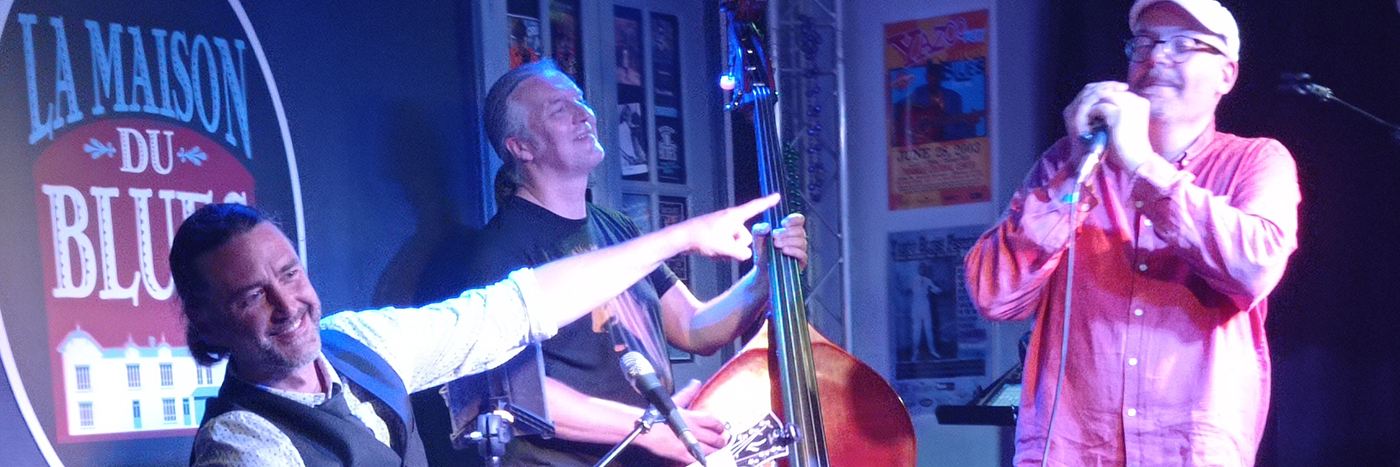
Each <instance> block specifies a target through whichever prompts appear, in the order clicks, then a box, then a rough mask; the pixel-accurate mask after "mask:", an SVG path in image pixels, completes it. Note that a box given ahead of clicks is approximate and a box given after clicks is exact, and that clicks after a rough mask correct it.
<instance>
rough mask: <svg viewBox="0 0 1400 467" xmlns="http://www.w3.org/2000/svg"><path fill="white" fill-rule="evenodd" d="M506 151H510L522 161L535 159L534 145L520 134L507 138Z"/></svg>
mask: <svg viewBox="0 0 1400 467" xmlns="http://www.w3.org/2000/svg"><path fill="white" fill-rule="evenodd" d="M506 151H509V152H510V153H511V155H512V156H513V157H515V159H516V160H519V161H520V162H528V161H531V160H534V159H535V152H534V145H533V144H530V141H529V140H526V139H525V138H521V137H519V136H511V137H509V138H506ZM502 155H504V154H502Z"/></svg>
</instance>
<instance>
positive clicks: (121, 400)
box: [57, 326, 226, 436]
mask: <svg viewBox="0 0 1400 467" xmlns="http://www.w3.org/2000/svg"><path fill="white" fill-rule="evenodd" d="M147 344H148V345H146V346H144V347H143V346H139V345H137V344H136V343H135V342H134V341H133V340H132V338H131V337H130V336H128V337H127V341H126V343H125V344H122V345H120V346H117V347H103V346H102V344H101V343H99V342H97V339H94V338H93V337H92V334H89V333H88V332H87V331H84V330H83V329H82V327H81V326H78V327H75V328H74V329H73V330H72V331H69V332H68V335H67V336H64V338H63V340H62V341H61V342H59V344H58V349H57V350H58V353H59V355H61V356H62V360H63V390H64V394H65V397H64V399H65V401H66V405H67V412H68V417H67V418H68V419H67V423H68V433H69V434H70V435H72V436H82V435H96V434H112V433H132V432H143V431H159V430H171V429H183V428H198V427H199V422H200V420H201V419H202V418H203V416H204V402H205V400H207V399H209V398H211V397H214V396H215V395H217V394H218V391H219V385H220V384H222V383H223V380H224V367H225V365H226V362H219V363H218V364H215V365H214V366H212V367H206V366H201V365H199V364H196V363H195V361H194V358H192V357H190V352H189V348H187V347H172V346H171V345H170V344H169V343H167V342H166V341H165V336H161V337H160V340H159V342H157V340H156V338H155V337H148V338H147Z"/></svg>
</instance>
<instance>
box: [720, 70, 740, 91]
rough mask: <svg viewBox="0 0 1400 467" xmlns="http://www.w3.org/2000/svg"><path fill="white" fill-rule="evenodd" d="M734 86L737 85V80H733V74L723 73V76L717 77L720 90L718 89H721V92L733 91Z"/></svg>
mask: <svg viewBox="0 0 1400 467" xmlns="http://www.w3.org/2000/svg"><path fill="white" fill-rule="evenodd" d="M735 84H737V80H735V79H734V75H733V74H730V73H725V74H723V75H720V77H719V88H720V89H723V90H725V91H733V90H734V85H735Z"/></svg>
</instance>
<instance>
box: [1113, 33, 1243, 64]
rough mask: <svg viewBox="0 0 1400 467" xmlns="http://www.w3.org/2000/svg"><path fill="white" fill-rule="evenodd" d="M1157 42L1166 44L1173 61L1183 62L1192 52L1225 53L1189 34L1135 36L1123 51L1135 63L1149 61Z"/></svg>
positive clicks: (1129, 40)
mask: <svg viewBox="0 0 1400 467" xmlns="http://www.w3.org/2000/svg"><path fill="white" fill-rule="evenodd" d="M1157 44H1166V45H1167V47H1166V50H1165V52H1166V53H1167V58H1168V59H1170V60H1171V61H1172V63H1181V62H1184V61H1186V59H1187V58H1190V55H1191V53H1192V52H1210V53H1213V54H1216V55H1225V53H1224V52H1221V51H1220V49H1217V48H1215V46H1213V45H1210V44H1207V43H1205V42H1201V41H1199V40H1196V39H1194V38H1191V37H1187V36H1172V37H1169V38H1166V39H1153V38H1151V37H1147V36H1133V38H1132V39H1128V45H1126V46H1124V47H1123V53H1124V54H1127V55H1128V60H1131V61H1133V62H1134V63H1140V62H1145V61H1147V58H1148V57H1150V56H1152V54H1153V53H1154V52H1156V50H1157Z"/></svg>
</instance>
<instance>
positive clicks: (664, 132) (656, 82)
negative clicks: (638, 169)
mask: <svg viewBox="0 0 1400 467" xmlns="http://www.w3.org/2000/svg"><path fill="white" fill-rule="evenodd" d="M678 25H679V20H677V19H676V17H675V15H667V14H662V13H652V14H651V44H652V49H651V50H652V53H651V73H652V75H651V76H652V78H651V82H652V87H653V97H652V99H653V100H652V102H653V103H654V104H655V106H654V109H655V112H656V180H657V181H659V182H662V183H675V184H681V185H683V184H685V140H684V139H683V138H682V136H683V135H682V133H683V132H682V127H681V110H680V109H681V67H680V51H679V50H678V49H677V46H678V45H679V43H678V42H677V40H676V39H677V27H679V26H678Z"/></svg>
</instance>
